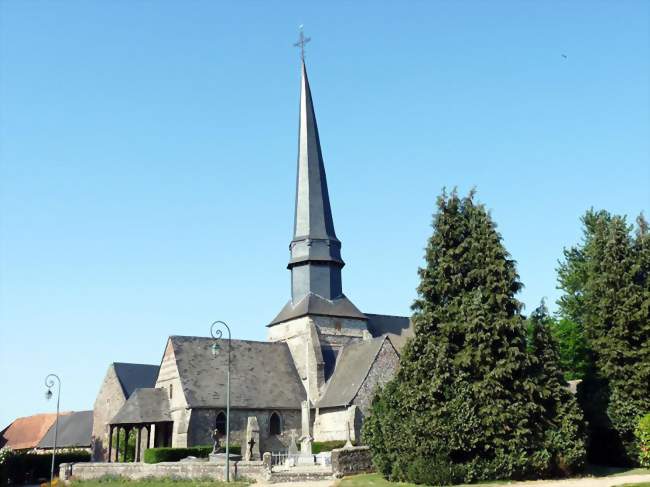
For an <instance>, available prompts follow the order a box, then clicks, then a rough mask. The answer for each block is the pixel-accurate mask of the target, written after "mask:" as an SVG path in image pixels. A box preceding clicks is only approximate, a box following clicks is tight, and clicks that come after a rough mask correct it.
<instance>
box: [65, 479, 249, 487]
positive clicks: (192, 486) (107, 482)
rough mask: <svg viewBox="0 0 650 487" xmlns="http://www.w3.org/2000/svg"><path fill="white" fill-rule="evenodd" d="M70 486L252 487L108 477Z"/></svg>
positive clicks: (207, 481) (202, 481) (211, 481)
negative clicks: (165, 486)
mask: <svg viewBox="0 0 650 487" xmlns="http://www.w3.org/2000/svg"><path fill="white" fill-rule="evenodd" d="M70 485H72V486H74V487H117V486H119V485H124V486H128V487H160V486H161V485H163V486H164V485H167V486H169V487H175V486H178V487H226V486H228V487H245V486H247V485H250V484H249V483H248V482H230V483H229V484H227V483H225V482H217V481H215V480H210V479H205V480H181V479H172V478H150V479H143V480H129V479H124V478H120V477H107V478H101V479H97V480H85V481H81V480H78V481H73V482H71V483H70Z"/></svg>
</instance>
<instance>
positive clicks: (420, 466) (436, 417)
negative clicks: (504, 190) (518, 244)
mask: <svg viewBox="0 0 650 487" xmlns="http://www.w3.org/2000/svg"><path fill="white" fill-rule="evenodd" d="M433 229H434V231H433V235H432V236H431V238H430V239H429V242H428V245H427V248H426V253H425V259H426V265H425V266H424V267H423V268H421V269H420V270H419V275H420V285H419V286H418V297H417V299H416V300H415V303H414V304H413V312H414V313H413V322H414V326H415V334H414V336H413V337H412V338H411V340H409V342H408V344H407V345H406V347H405V349H404V352H403V355H402V360H401V369H400V371H399V373H398V375H397V377H396V378H395V380H394V381H392V382H390V383H389V384H387V386H386V388H385V389H384V391H382V392H381V393H380V394H378V397H377V398H376V400H375V402H374V404H373V410H372V414H371V417H370V418H369V420H367V421H366V423H365V425H364V440H365V441H366V442H367V444H369V445H370V446H371V448H372V450H373V455H374V461H375V464H376V465H377V467H378V468H379V469H380V470H381V471H382V472H383V473H384V475H386V476H388V477H390V478H392V479H396V480H410V481H415V482H421V483H437V484H441V483H449V482H457V481H473V480H477V479H494V478H523V477H535V476H539V475H542V474H543V473H546V472H549V471H555V470H557V469H556V468H555V466H554V465H552V463H553V462H554V461H556V459H558V458H562V459H563V462H565V464H566V465H565V466H564V470H571V469H573V468H576V467H579V466H580V465H581V462H582V460H581V459H579V458H578V459H576V460H571V458H573V456H572V454H567V453H566V452H564V451H562V448H560V449H559V450H558V451H550V450H549V449H548V448H547V444H546V443H547V439H548V438H547V435H546V432H545V428H546V427H547V425H548V424H549V423H552V421H553V419H552V418H549V417H548V415H549V414H552V413H550V412H548V411H547V410H545V409H544V405H543V404H542V403H541V401H539V397H540V396H541V394H540V392H539V391H538V390H537V387H538V383H537V381H536V380H535V379H534V378H533V377H532V376H531V361H530V356H529V353H528V351H527V348H526V324H525V320H524V318H523V317H522V315H521V307H522V306H521V303H520V302H519V301H518V300H517V299H516V297H515V295H516V293H517V292H518V291H519V290H520V289H521V288H522V284H521V282H520V281H519V276H518V275H517V271H516V268H515V262H514V261H513V260H512V259H511V258H510V255H509V254H508V252H507V251H506V249H505V248H504V246H503V244H502V242H501V236H500V235H499V233H498V232H497V230H496V225H495V223H494V222H493V221H492V219H491V217H490V215H489V213H488V212H487V210H486V209H485V207H484V206H483V205H481V204H477V203H475V202H474V194H473V193H470V195H469V196H467V197H466V198H460V197H459V196H458V195H457V194H456V193H455V192H453V193H452V194H451V195H449V196H447V195H446V194H444V193H443V195H442V196H441V197H440V198H439V199H438V211H437V214H436V215H435V217H434V221H433Z"/></svg>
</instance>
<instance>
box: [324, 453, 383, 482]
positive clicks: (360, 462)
mask: <svg viewBox="0 0 650 487" xmlns="http://www.w3.org/2000/svg"><path fill="white" fill-rule="evenodd" d="M332 471H333V473H334V476H335V477H343V476H344V475H354V474H358V473H366V472H372V471H374V469H373V466H372V455H371V454H370V447H367V446H354V447H352V448H336V449H334V450H332Z"/></svg>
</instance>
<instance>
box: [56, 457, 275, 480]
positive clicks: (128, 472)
mask: <svg viewBox="0 0 650 487" xmlns="http://www.w3.org/2000/svg"><path fill="white" fill-rule="evenodd" d="M224 474H225V467H224V465H219V464H217V463H213V462H207V461H192V462H163V463H156V464H147V463H74V464H68V463H62V464H61V466H60V468H59V478H61V479H63V480H64V481H65V483H68V482H70V481H71V480H94V479H99V478H102V477H106V476H119V477H125V478H128V479H131V480H137V479H143V478H147V477H157V478H161V477H166V478H169V477H176V478H183V479H197V480H199V479H205V478H210V479H214V480H224ZM266 477H267V469H266V468H265V467H264V464H263V463H262V462H261V461H257V462H243V461H242V462H231V464H230V478H231V480H235V479H237V478H246V479H251V480H255V481H262V480H265V479H266Z"/></svg>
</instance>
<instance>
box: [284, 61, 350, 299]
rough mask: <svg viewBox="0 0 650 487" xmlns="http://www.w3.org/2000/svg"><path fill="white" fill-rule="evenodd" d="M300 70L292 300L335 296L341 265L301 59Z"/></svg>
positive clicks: (304, 70)
mask: <svg viewBox="0 0 650 487" xmlns="http://www.w3.org/2000/svg"><path fill="white" fill-rule="evenodd" d="M301 71H302V76H301V83H300V119H299V120H300V124H299V131H298V173H297V177H296V208H295V214H294V228H293V240H292V241H291V245H290V249H291V259H290V261H289V265H288V267H289V269H291V273H292V276H293V279H292V281H293V282H292V300H293V301H294V303H295V302H296V301H297V300H299V299H301V298H302V297H303V296H305V295H306V294H307V293H310V292H314V293H316V294H318V295H319V296H321V297H324V298H326V299H329V300H332V299H336V298H338V297H340V296H341V294H342V290H341V267H343V265H344V264H343V260H341V242H340V241H339V240H338V239H337V238H336V233H335V232H334V221H333V219H332V209H331V207H330V198H329V193H328V191H327V177H326V175H325V165H324V164H323V154H322V152H321V147H320V139H319V136H318V125H317V123H316V114H315V113H314V104H313V101H312V97H311V89H310V87H309V78H308V77H307V68H306V67H305V63H304V60H303V62H302V69H301ZM314 266H315V267H317V268H318V274H319V278H318V279H312V278H313V277H315V276H314ZM303 267H305V269H302V268H303ZM307 267H308V268H307ZM303 274H306V275H303Z"/></svg>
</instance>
